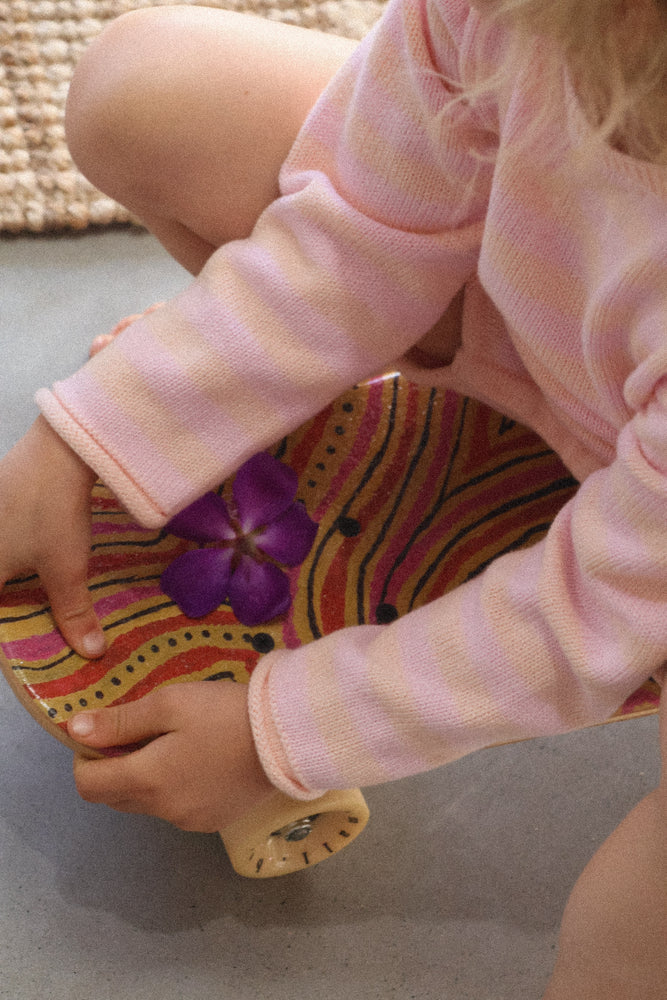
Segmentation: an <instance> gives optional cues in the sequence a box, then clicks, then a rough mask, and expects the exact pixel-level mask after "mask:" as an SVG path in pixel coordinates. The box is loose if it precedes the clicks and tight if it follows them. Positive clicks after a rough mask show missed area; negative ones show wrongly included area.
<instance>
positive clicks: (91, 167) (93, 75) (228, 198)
mask: <svg viewBox="0 0 667 1000" xmlns="http://www.w3.org/2000/svg"><path fill="white" fill-rule="evenodd" d="M355 44H356V43H354V42H351V41H349V40H347V39H341V38H337V37H335V36H330V35H323V34H321V33H318V32H315V31H310V30H305V29H302V28H294V27H291V26H287V25H283V24H279V23H276V22H271V21H266V20H263V19H261V18H256V17H252V16H249V15H244V14H234V13H230V12H228V11H222V10H217V9H211V8H206V7H156V8H148V9H144V10H139V11H133V12H131V13H129V14H126V15H124V16H122V17H120V18H118V19H117V20H116V21H114V22H112V24H111V25H110V26H109V27H108V28H107V29H106V30H105V31H104V32H103V33H102V35H101V36H100V37H99V38H98V39H97V40H96V41H95V42H94V43H93V44H92V45H91V47H90V49H89V50H88V51H87V52H86V54H85V55H84V57H83V59H82V60H81V62H80V64H79V66H78V68H77V71H76V73H75V76H74V80H73V81H72V86H71V88H70V95H69V100H68V109H67V138H68V142H69V145H70V149H71V151H72V155H73V157H74V159H75V161H76V163H77V164H78V166H79V168H80V169H81V170H82V172H83V173H84V174H86V175H87V176H88V178H89V179H90V180H91V182H92V183H93V184H95V185H96V186H97V187H98V188H100V189H101V190H102V191H104V192H106V193H107V194H108V195H110V196H111V197H113V198H115V199H116V200H117V201H119V202H121V203H122V204H123V205H125V206H126V207H127V208H129V209H130V210H131V211H132V212H133V213H135V214H136V215H137V216H139V217H140V218H141V219H142V221H143V222H144V223H145V224H146V226H147V227H148V228H149V229H150V230H151V231H152V232H153V233H154V234H155V235H156V236H157V238H158V239H159V240H160V241H161V242H162V243H163V244H164V246H165V247H166V248H167V249H168V250H169V251H170V253H172V255H173V256H174V257H175V258H176V259H177V260H178V261H179V262H180V263H181V264H183V266H184V267H186V268H188V270H190V271H191V272H192V273H195V274H196V273H197V272H198V271H199V270H200V269H201V267H202V266H203V264H204V263H205V261H206V260H207V259H208V257H209V256H210V254H211V253H212V252H213V250H214V249H216V248H217V247H219V246H221V245H222V244H223V243H225V242H227V241H228V240H232V239H237V238H242V237H245V236H248V235H249V233H250V232H251V230H252V228H253V226H254V224H255V221H256V220H257V217H258V216H259V215H260V213H261V212H262V210H263V209H264V208H265V207H266V205H268V204H269V203H270V202H271V201H272V200H273V199H274V198H275V197H276V195H277V193H278V187H277V183H278V172H279V169H280V166H281V165H282V163H283V161H284V160H285V157H286V156H287V153H288V152H289V149H290V147H291V146H292V143H293V142H294V139H295V137H296V134H297V132H298V130H299V128H300V127H301V124H302V123H303V121H304V119H305V117H306V115H307V114H308V112H309V111H310V109H311V107H312V105H313V104H314V103H315V101H316V99H317V97H318V96H319V94H320V93H321V91H322V90H323V89H324V87H325V86H326V84H327V83H328V81H329V80H330V78H331V77H332V76H333V74H334V73H335V72H336V70H337V69H338V68H339V67H340V66H341V65H342V63H343V62H344V61H345V60H346V59H347V57H348V56H349V55H350V54H351V52H352V50H353V49H354V47H355Z"/></svg>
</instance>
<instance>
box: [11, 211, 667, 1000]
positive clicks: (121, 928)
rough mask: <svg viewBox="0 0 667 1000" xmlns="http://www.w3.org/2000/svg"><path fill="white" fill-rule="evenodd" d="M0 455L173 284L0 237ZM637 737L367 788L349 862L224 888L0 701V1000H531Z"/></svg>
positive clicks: (473, 761)
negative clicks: (96, 788) (52, 394)
mask: <svg viewBox="0 0 667 1000" xmlns="http://www.w3.org/2000/svg"><path fill="white" fill-rule="evenodd" d="M0 269H1V270H0V273H1V275H2V294H1V295H0V349H1V350H2V376H1V378H2V396H1V399H2V414H3V419H2V422H1V424H0V454H2V453H4V452H5V451H6V450H7V449H8V448H9V447H10V446H11V445H12V443H13V442H14V441H15V440H16V439H17V438H18V437H19V436H20V435H21V434H22V433H23V431H24V430H25V429H26V428H27V427H28V426H29V424H30V422H31V421H32V419H33V417H34V414H35V410H34V406H33V404H32V395H33V392H34V390H35V389H37V388H38V387H40V386H42V385H46V384H49V383H50V382H51V381H52V380H53V379H54V378H57V377H59V376H62V375H66V374H67V373H68V372H70V371H71V370H73V369H74V368H75V367H77V366H78V365H79V364H80V363H81V362H82V361H83V360H84V359H85V356H86V350H87V346H88V343H89V341H90V340H91V338H92V337H93V336H94V335H95V334H96V333H98V332H103V331H105V330H106V329H107V328H108V327H110V326H111V325H112V324H113V323H114V322H115V321H116V320H117V319H118V318H119V317H121V316H123V315H125V314H126V313H127V312H132V311H134V310H136V309H141V308H143V307H145V306H146V305H148V304H150V303H151V302H153V301H155V300H157V299H160V298H163V297H165V296H169V295H171V294H173V293H174V292H176V291H177V290H178V289H179V288H181V287H182V286H183V284H184V283H185V281H186V280H187V277H186V276H185V275H184V273H183V272H182V271H180V270H179V268H178V267H177V266H176V265H175V264H173V263H172V262H171V261H170V260H169V259H168V258H167V256H166V255H165V254H164V253H163V251H162V250H161V249H160V248H159V247H158V246H157V245H156V244H155V243H154V242H153V241H152V239H151V238H150V237H149V236H147V235H145V234H137V233H133V232H130V231H126V230H119V231H116V232H105V233H93V234H90V233H89V234H86V235H84V236H68V237H60V238H46V237H41V238H17V239H14V238H5V239H0ZM656 730H657V727H656V722H655V719H644V720H638V721H633V722H629V723H617V724H614V725H610V726H603V727H601V728H598V729H592V730H587V731H584V732H580V733H576V734H572V735H569V736H565V737H559V738H556V739H541V740H535V741H533V742H530V743H523V744H518V745H514V746H510V747H504V748H500V749H494V750H487V751H483V752H481V753H478V754H475V755H473V756H471V757H468V758H466V759H464V760H462V761H459V762H458V763H456V764H454V765H452V766H450V767H448V768H446V769H443V770H441V771H439V772H434V773H432V774H429V775H425V776H422V777H419V778H415V779H411V780H408V781H404V782H402V783H399V784H396V785H393V786H385V787H381V788H374V789H370V790H368V794H367V798H368V801H369V805H370V807H371V813H372V818H371V822H370V825H369V827H368V829H367V831H366V832H365V833H364V834H363V836H362V837H361V838H360V839H359V840H358V841H357V843H356V844H355V845H354V846H352V847H350V848H349V849H348V850H346V851H344V852H343V853H342V854H340V855H338V856H337V857H336V858H333V859H332V860H331V861H328V862H326V863H324V864H323V865H321V866H319V867H318V868H315V869H313V870H312V871H310V872H308V873H304V874H299V875H294V876H289V877H287V878H283V879H277V880H271V881H266V882H252V881H246V880H243V879H241V878H239V877H238V876H237V875H235V874H234V873H233V871H232V870H231V869H230V867H229V864H228V862H227V859H226V857H225V854H224V852H223V850H222V848H221V845H220V843H219V841H218V839H217V838H216V837H214V836H204V835H196V834H186V833H183V832H180V831H178V830H176V829H173V828H171V827H169V826H168V825H166V824H164V823H160V822H159V821H156V820H152V819H150V818H143V817H132V816H124V815H120V814H116V813H113V812H111V811H108V810H106V809H105V808H104V807H96V806H90V805H87V804H85V803H83V802H81V801H80V800H79V799H78V797H77V794H76V791H75V789H74V786H73V782H72V779H71V772H70V754H69V751H68V750H66V749H65V748H64V747H63V746H61V745H60V744H59V743H57V742H56V741H55V740H52V739H51V738H50V737H49V736H48V735H47V734H46V733H44V732H43V731H42V730H41V729H40V728H39V726H37V724H36V723H35V722H33V720H32V719H31V718H30V717H28V716H27V714H25V713H24V711H23V710H22V709H21V708H20V707H19V705H18V704H17V703H16V702H15V701H14V698H13V695H12V694H11V692H10V691H9V689H8V687H7V686H6V685H5V684H4V683H2V682H0V998H3V1000H4V998H7V1000H42V998H48V1000H112V998H113V1000H177V998H178V1000H180V998H184V1000H185V998H187V1000H214V998H224V1000H250V998H253V1000H264V998H266V1000H268V998H271V1000H288V998H289V1000H294V997H303V998H310V1000H340V998H347V997H355V996H358V997H361V998H364V1000H374V998H378V1000H390V998H400V1000H411V998H418V1000H431V998H436V997H437V998H439V1000H468V998H471V1000H472V998H474V1000H539V998H540V997H541V996H542V991H543V988H544V985H545V983H546V981H547V979H548V976H549V973H550V969H551V967H552V964H553V961H554V956H555V945H556V937H557V928H558V923H559V919H560V914H561V912H562V908H563V906H564V903H565V900H566V898H567V896H568V893H569V890H570V888H571V886H572V885H573V883H574V881H575V880H576V878H577V875H578V873H579V872H580V871H581V869H582V868H583V866H584V865H585V864H586V862H587V860H588V859H589V857H590V856H591V855H592V853H593V852H594V850H595V848H596V847H597V846H598V845H599V844H600V843H601V842H602V841H603V840H604V838H605V837H606V836H607V834H608V833H610V832H611V830H612V829H613V828H614V826H615V825H616V824H617V823H618V822H619V821H620V819H621V818H622V817H623V816H624V815H625V814H626V813H627V812H628V811H629V810H630V808H631V807H632V806H633V805H634V803H635V802H636V801H637V800H638V799H639V798H641V797H642V795H643V794H644V793H645V792H646V791H647V790H649V789H650V788H651V787H653V785H654V784H655V783H656V781H657V778H658V758H657V747H656Z"/></svg>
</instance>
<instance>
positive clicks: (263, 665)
mask: <svg viewBox="0 0 667 1000" xmlns="http://www.w3.org/2000/svg"><path fill="white" fill-rule="evenodd" d="M285 655H289V653H285V652H284V651H282V650H281V651H278V652H277V653H272V654H269V655H268V656H265V657H263V659H262V660H260V662H259V663H258V664H257V666H256V667H255V669H254V671H253V673H252V676H251V678H250V686H249V691H248V712H249V715H250V725H251V728H252V734H253V738H254V740H255V747H256V749H257V754H258V756H259V759H260V762H261V764H262V767H263V768H264V771H265V773H266V776H267V778H268V779H269V781H270V782H271V784H273V785H275V787H276V788H278V789H279V790H280V791H281V792H283V793H284V794H285V795H288V796H289V797H290V798H292V799H299V800H301V801H305V802H307V801H310V800H311V799H318V798H320V796H321V795H324V793H325V792H326V791H328V789H325V788H322V789H312V788H307V787H306V786H305V785H304V784H302V782H301V781H299V778H298V775H296V773H295V771H294V769H293V767H292V766H291V763H290V760H289V757H288V755H287V753H286V751H285V747H284V743H283V740H282V738H281V735H282V734H281V732H280V730H279V728H278V726H277V725H276V723H275V719H274V715H273V712H272V707H271V691H270V675H271V667H272V665H273V663H274V662H275V660H276V659H277V657H280V656H285Z"/></svg>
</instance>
